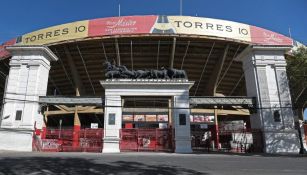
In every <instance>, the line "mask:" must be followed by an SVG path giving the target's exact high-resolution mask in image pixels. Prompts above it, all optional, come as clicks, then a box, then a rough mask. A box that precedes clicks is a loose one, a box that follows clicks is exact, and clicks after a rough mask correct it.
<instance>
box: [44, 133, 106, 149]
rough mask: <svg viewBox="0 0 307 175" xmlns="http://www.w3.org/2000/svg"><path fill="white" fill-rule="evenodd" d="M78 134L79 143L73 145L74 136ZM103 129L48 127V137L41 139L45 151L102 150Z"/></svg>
mask: <svg viewBox="0 0 307 175" xmlns="http://www.w3.org/2000/svg"><path fill="white" fill-rule="evenodd" d="M74 134H76V135H78V144H77V146H76V145H73V136H74ZM102 137H103V129H102V128H99V129H90V128H86V129H81V130H79V131H74V130H73V129H72V128H65V129H61V130H59V129H47V130H46V138H43V139H41V145H42V151H44V152H102V148H103V142H102Z"/></svg>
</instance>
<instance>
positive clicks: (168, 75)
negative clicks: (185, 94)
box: [105, 61, 188, 79]
mask: <svg viewBox="0 0 307 175" xmlns="http://www.w3.org/2000/svg"><path fill="white" fill-rule="evenodd" d="M105 66H106V68H105V70H106V73H105V77H106V78H107V79H114V78H119V79H188V77H187V74H186V72H185V71H184V70H179V69H174V68H164V67H161V69H160V70H157V69H150V70H148V69H145V70H129V69H127V67H126V66H123V65H121V66H116V65H115V64H114V63H113V64H111V63H110V62H109V61H106V62H105Z"/></svg>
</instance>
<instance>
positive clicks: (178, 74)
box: [167, 68, 188, 79]
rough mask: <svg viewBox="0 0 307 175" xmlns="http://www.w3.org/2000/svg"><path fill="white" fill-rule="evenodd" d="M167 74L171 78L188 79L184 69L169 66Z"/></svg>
mask: <svg viewBox="0 0 307 175" xmlns="http://www.w3.org/2000/svg"><path fill="white" fill-rule="evenodd" d="M167 75H168V77H169V78H170V79H174V78H182V79H188V76H187V73H186V72H185V71H184V70H179V69H174V68H168V69H167Z"/></svg>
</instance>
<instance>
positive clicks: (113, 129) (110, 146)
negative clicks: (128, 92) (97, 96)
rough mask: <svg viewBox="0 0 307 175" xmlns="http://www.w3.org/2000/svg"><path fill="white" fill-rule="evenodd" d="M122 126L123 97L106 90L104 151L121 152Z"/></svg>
mask: <svg viewBox="0 0 307 175" xmlns="http://www.w3.org/2000/svg"><path fill="white" fill-rule="evenodd" d="M121 128H122V107H121V97H120V96H119V95H110V94H108V90H107V89H106V90H105V108H104V138H103V150H102V152H104V153H116V152H120V149H119V141H120V137H119V132H120V129H121Z"/></svg>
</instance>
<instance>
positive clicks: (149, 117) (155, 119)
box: [145, 115, 157, 122]
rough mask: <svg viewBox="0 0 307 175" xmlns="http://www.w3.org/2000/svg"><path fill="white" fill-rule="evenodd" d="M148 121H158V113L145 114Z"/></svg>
mask: <svg viewBox="0 0 307 175" xmlns="http://www.w3.org/2000/svg"><path fill="white" fill-rule="evenodd" d="M145 118H146V122H156V121H157V115H145Z"/></svg>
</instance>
